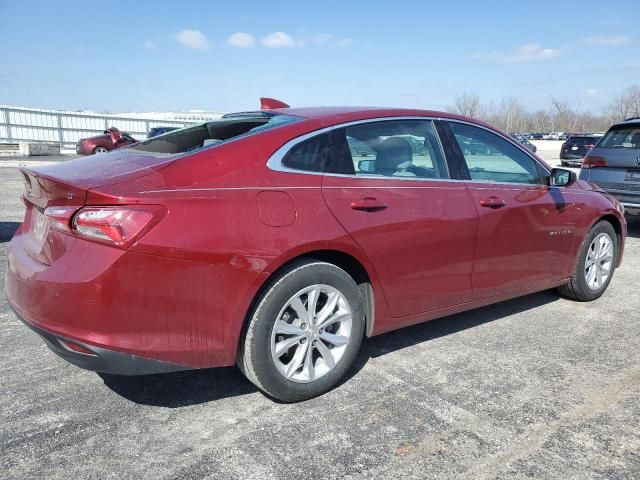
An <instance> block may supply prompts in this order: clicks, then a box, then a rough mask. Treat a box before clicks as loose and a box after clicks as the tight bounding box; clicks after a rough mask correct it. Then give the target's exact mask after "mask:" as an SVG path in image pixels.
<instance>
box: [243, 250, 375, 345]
mask: <svg viewBox="0 0 640 480" xmlns="http://www.w3.org/2000/svg"><path fill="white" fill-rule="evenodd" d="M304 261H320V262H326V263H329V264H332V265H334V266H336V267H338V268H340V269H342V270H344V271H345V272H346V273H347V274H348V275H349V276H350V277H351V278H353V280H354V281H355V283H356V284H357V285H358V288H359V289H360V293H361V295H362V302H363V305H364V309H365V312H364V313H365V322H366V323H365V335H366V336H367V337H369V336H371V334H372V332H373V326H374V323H375V297H374V291H373V282H372V278H371V274H370V273H369V271H368V270H367V268H366V267H365V266H364V265H363V264H362V262H360V261H359V260H358V259H357V258H356V257H354V256H353V255H351V254H349V253H346V252H343V251H340V250H332V249H327V250H311V251H308V252H305V253H302V254H299V255H297V256H295V257H293V258H290V259H288V260H287V261H285V262H284V263H283V264H282V265H280V266H279V267H278V268H276V269H275V270H274V271H273V272H272V273H271V274H270V275H269V276H268V277H267V278H266V279H265V280H264V281H263V282H262V285H261V286H260V288H258V290H257V291H256V293H255V295H254V297H253V299H252V300H251V303H250V304H249V308H248V309H247V311H246V312H245V315H244V319H243V322H242V329H241V331H240V335H239V336H238V338H237V348H239V346H240V343H241V342H242V341H243V338H244V336H245V333H246V329H247V326H248V324H249V321H250V319H251V315H252V312H253V311H254V310H255V308H256V307H257V304H258V302H259V301H260V298H261V297H262V295H263V294H264V292H265V291H266V290H268V289H269V288H270V287H271V285H272V283H273V280H274V278H277V277H278V276H279V275H280V274H281V273H282V272H283V271H285V270H287V269H289V268H291V267H292V266H293V265H296V264H299V263H301V262H304Z"/></svg>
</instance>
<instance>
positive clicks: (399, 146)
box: [322, 119, 478, 317]
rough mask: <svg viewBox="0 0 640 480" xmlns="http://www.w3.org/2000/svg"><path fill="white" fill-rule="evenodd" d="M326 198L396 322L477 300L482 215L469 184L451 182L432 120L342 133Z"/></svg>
mask: <svg viewBox="0 0 640 480" xmlns="http://www.w3.org/2000/svg"><path fill="white" fill-rule="evenodd" d="M322 192H323V195H324V198H325V201H326V203H327V205H328V206H329V208H330V209H331V211H332V212H333V214H334V215H335V217H336V218H337V219H338V221H339V222H340V223H341V224H342V225H343V226H344V228H345V229H346V230H347V231H348V232H349V234H350V235H351V236H352V237H353V239H354V240H355V241H356V242H357V243H358V245H359V246H360V247H361V248H362V249H363V251H364V252H365V253H366V255H367V256H368V257H369V259H370V260H371V261H372V263H373V265H374V267H375V269H376V272H377V274H378V277H379V278H380V282H381V285H382V289H383V292H384V295H385V298H386V301H387V305H388V307H389V311H390V313H391V315H393V316H394V317H401V316H405V315H411V314H416V313H421V312H426V311H429V310H434V309H437V308H441V307H444V306H449V305H454V304H458V303H462V302H465V301H467V300H468V299H469V298H470V297H471V294H472V292H471V290H472V286H471V273H472V267H473V258H474V251H475V243H476V229H477V217H478V214H477V212H476V209H475V207H474V205H473V202H472V200H471V196H470V195H469V191H468V190H467V188H466V187H465V185H464V183H463V182H460V181H451V180H450V179H449V174H448V169H447V165H446V162H445V159H444V155H443V153H442V150H441V146H440V143H439V140H438V137H437V134H436V131H435V129H434V126H433V123H432V122H431V121H429V120H421V119H409V120H407V119H404V120H401V119H398V120H384V121H371V122H364V123H359V124H355V125H350V126H347V127H344V128H337V129H334V130H333V131H332V133H331V146H330V150H329V155H328V160H327V165H326V167H325V174H324V176H323V181H322Z"/></svg>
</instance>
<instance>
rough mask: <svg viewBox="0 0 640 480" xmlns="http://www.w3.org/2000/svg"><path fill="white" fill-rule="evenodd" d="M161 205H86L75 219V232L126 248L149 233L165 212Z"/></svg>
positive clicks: (73, 221)
mask: <svg viewBox="0 0 640 480" xmlns="http://www.w3.org/2000/svg"><path fill="white" fill-rule="evenodd" d="M164 213H165V208H164V207H162V206H159V205H136V206H126V207H86V208H83V209H82V210H80V211H79V212H78V213H76V214H75V216H74V217H73V219H72V221H71V231H72V233H73V234H75V235H77V236H79V237H83V238H86V239H87V240H94V241H97V242H101V243H106V244H109V245H113V246H116V247H121V248H125V247H127V246H128V245H130V244H131V243H133V242H134V241H135V240H136V239H137V238H139V237H140V236H141V235H143V234H144V233H146V232H147V231H148V230H149V229H150V228H151V227H153V226H154V225H155V224H156V223H158V222H159V221H160V220H161V219H162V217H163V216H164Z"/></svg>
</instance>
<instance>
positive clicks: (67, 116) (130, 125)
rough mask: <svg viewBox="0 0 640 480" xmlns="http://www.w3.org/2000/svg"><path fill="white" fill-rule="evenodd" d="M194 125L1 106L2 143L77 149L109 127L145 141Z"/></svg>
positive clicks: (0, 133)
mask: <svg viewBox="0 0 640 480" xmlns="http://www.w3.org/2000/svg"><path fill="white" fill-rule="evenodd" d="M194 123H196V122H188V121H176V120H159V119H157V118H155V119H154V118H128V117H118V116H111V115H102V114H91V113H76V112H61V111H56V110H41V109H29V108H21V107H10V106H4V105H0V143H18V142H46V143H57V144H59V145H60V148H73V147H74V146H75V144H76V143H77V141H78V140H79V139H81V138H85V137H91V136H93V135H100V134H101V133H103V132H104V130H106V129H107V128H109V127H116V128H118V129H119V130H121V131H123V132H127V133H130V134H131V135H132V136H133V137H134V138H138V139H143V138H145V137H146V135H147V132H148V131H149V129H150V128H152V127H160V126H163V127H165V126H166V127H186V126H188V125H192V124H194Z"/></svg>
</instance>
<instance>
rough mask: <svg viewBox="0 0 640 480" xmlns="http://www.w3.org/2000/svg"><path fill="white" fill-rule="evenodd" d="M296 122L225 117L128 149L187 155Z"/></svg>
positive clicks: (270, 116) (290, 118)
mask: <svg viewBox="0 0 640 480" xmlns="http://www.w3.org/2000/svg"><path fill="white" fill-rule="evenodd" d="M299 120H302V117H296V116H293V115H278V114H266V113H261V112H257V113H254V114H240V115H225V116H224V117H223V118H221V119H220V120H216V121H213V122H207V123H203V124H200V125H196V126H194V127H187V128H182V129H180V130H176V131H173V132H169V133H166V134H164V135H161V136H158V137H153V138H150V139H149V140H145V141H142V142H140V143H138V144H136V145H133V146H131V147H129V148H131V149H133V150H141V151H143V152H154V153H183V152H190V151H193V150H197V149H199V148H203V147H211V146H214V145H220V144H222V143H226V142H228V141H230V140H236V139H238V138H242V137H246V136H249V135H254V134H256V133H260V132H264V131H265V130H269V129H272V128H276V127H279V126H281V125H286V124H289V123H292V122H296V121H299Z"/></svg>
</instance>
